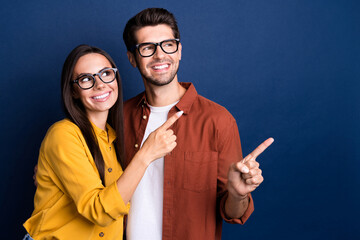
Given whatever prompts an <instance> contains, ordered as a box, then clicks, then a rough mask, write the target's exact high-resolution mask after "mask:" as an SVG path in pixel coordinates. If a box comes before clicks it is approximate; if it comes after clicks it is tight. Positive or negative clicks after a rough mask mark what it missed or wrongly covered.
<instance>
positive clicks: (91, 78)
mask: <svg viewBox="0 0 360 240" xmlns="http://www.w3.org/2000/svg"><path fill="white" fill-rule="evenodd" d="M116 72H117V68H105V69H103V70H101V71H100V72H98V73H95V74H81V75H80V77H78V78H77V79H75V80H73V83H77V84H78V85H79V87H80V88H81V89H83V90H87V89H90V88H92V87H93V86H94V85H95V76H96V75H97V76H98V77H99V78H100V80H101V81H102V82H103V83H111V82H113V81H114V80H115V78H116Z"/></svg>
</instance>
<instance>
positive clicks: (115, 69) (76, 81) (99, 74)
mask: <svg viewBox="0 0 360 240" xmlns="http://www.w3.org/2000/svg"><path fill="white" fill-rule="evenodd" d="M110 69H111V70H113V71H114V79H113V80H111V81H109V82H105V81H104V80H103V79H102V78H101V73H103V72H104V71H106V70H110ZM117 71H118V69H117V68H104V69H103V70H101V71H100V72H98V73H94V74H89V73H87V74H82V75H81V76H80V77H78V78H77V79H75V80H73V83H76V84H77V85H78V86H79V87H80V88H81V89H82V90H88V89H90V88H92V87H94V85H95V82H96V78H95V76H98V77H99V79H100V80H101V81H102V82H103V83H112V82H113V81H114V80H115V79H116V73H117ZM85 76H88V77H91V78H92V79H93V80H94V81H93V84H92V85H91V87H88V88H83V87H81V86H80V83H79V79H80V78H82V77H85Z"/></svg>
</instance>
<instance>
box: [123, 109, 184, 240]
mask: <svg viewBox="0 0 360 240" xmlns="http://www.w3.org/2000/svg"><path fill="white" fill-rule="evenodd" d="M177 103H178V102H176V103H173V104H171V105H168V106H165V107H153V106H149V107H150V116H149V121H148V124H147V126H146V130H145V135H144V138H143V141H142V143H141V146H142V145H143V143H144V141H145V140H146V139H147V138H148V136H149V135H150V133H152V132H153V131H155V130H156V129H157V128H158V127H160V126H161V125H163V124H164V123H165V122H166V120H167V116H168V113H169V111H170V109H171V108H172V107H173V106H175V105H176V104H177ZM163 186H164V158H163V157H162V158H159V159H156V160H155V161H153V162H152V163H151V164H150V165H149V166H148V168H147V169H146V171H145V174H144V176H143V178H142V179H141V181H140V183H139V185H138V186H137V188H136V190H135V192H134V194H133V196H132V198H131V200H130V204H131V205H130V211H129V217H128V222H127V227H126V237H127V239H128V240H144V239H152V240H156V239H159V240H160V239H162V214H163Z"/></svg>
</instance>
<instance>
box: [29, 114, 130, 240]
mask: <svg viewBox="0 0 360 240" xmlns="http://www.w3.org/2000/svg"><path fill="white" fill-rule="evenodd" d="M93 128H94V131H95V134H96V137H97V140H98V143H99V146H100V150H101V153H102V155H103V158H104V161H105V185H106V187H104V186H103V185H102V183H101V180H100V176H99V173H98V171H97V168H96V166H95V162H94V159H93V158H92V156H91V153H90V150H89V148H88V146H87V145H86V142H85V139H84V137H83V135H82V134H81V131H80V129H79V128H78V127H77V126H76V125H75V124H74V123H72V122H71V121H69V120H67V119H64V120H62V121H59V122H57V123H55V124H54V125H52V126H51V127H50V128H49V130H48V132H47V134H46V136H45V138H44V140H43V142H42V144H41V148H40V154H39V160H38V172H37V181H38V188H37V190H36V193H35V198H34V206H35V209H34V212H33V213H32V216H31V217H30V218H29V219H28V220H27V221H26V222H25V223H24V227H25V228H26V230H27V231H28V233H29V234H30V236H31V237H32V238H34V239H36V240H47V239H61V240H63V239H64V240H67V239H69V240H70V239H71V240H75V239H76V240H85V239H86V240H88V239H89V240H90V239H102V240H104V239H106V240H108V239H122V235H123V216H124V215H125V214H127V213H128V211H129V207H130V205H129V204H126V205H125V203H124V201H123V200H122V198H121V196H120V194H119V192H118V189H117V185H116V180H117V179H118V178H119V177H120V176H121V174H122V172H123V171H122V169H121V166H120V164H119V163H118V162H117V158H116V154H115V149H114V145H113V141H114V140H115V138H116V135H115V131H114V130H113V129H112V128H111V127H110V126H109V125H107V129H108V133H107V132H106V131H104V130H102V129H100V128H98V127H96V126H95V125H94V124H93Z"/></svg>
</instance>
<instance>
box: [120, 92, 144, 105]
mask: <svg viewBox="0 0 360 240" xmlns="http://www.w3.org/2000/svg"><path fill="white" fill-rule="evenodd" d="M143 96H144V92H141V93H139V94H138V95H136V96H135V97H132V98H130V99H128V100H126V101H125V102H124V108H129V107H134V106H136V105H137V104H138V103H139V102H140V100H141V99H142V98H143Z"/></svg>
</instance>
